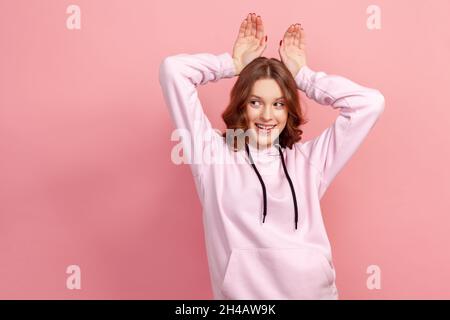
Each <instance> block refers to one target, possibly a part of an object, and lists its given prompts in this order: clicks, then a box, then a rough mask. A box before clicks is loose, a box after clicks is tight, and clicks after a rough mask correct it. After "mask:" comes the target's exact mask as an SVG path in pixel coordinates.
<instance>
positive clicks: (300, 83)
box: [294, 65, 316, 91]
mask: <svg viewBox="0 0 450 320" xmlns="http://www.w3.org/2000/svg"><path fill="white" fill-rule="evenodd" d="M315 73H316V72H315V71H313V70H312V69H310V68H309V67H308V66H307V65H304V66H303V67H301V68H300V71H299V72H298V73H297V75H296V76H295V78H294V79H295V82H296V83H297V87H298V88H299V89H300V90H302V91H305V90H306V88H307V86H308V83H309V82H311V79H312V77H313V75H314V74H315Z"/></svg>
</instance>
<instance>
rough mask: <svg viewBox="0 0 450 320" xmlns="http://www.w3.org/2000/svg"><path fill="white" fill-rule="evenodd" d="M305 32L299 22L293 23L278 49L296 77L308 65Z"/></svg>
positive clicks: (285, 63) (283, 60)
mask: <svg viewBox="0 0 450 320" xmlns="http://www.w3.org/2000/svg"><path fill="white" fill-rule="evenodd" d="M305 49H306V43H305V32H304V31H303V28H302V27H301V25H299V24H298V23H296V24H292V25H291V26H290V27H289V28H288V29H287V30H286V32H285V34H284V38H283V42H282V43H281V45H280V48H279V49H278V53H279V54H280V57H281V61H282V62H283V63H284V65H285V66H286V67H287V68H288V69H289V71H290V72H291V74H292V76H293V77H295V76H296V75H297V73H298V72H299V71H300V69H301V68H302V67H303V66H304V65H306V52H305Z"/></svg>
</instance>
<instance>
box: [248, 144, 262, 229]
mask: <svg viewBox="0 0 450 320" xmlns="http://www.w3.org/2000/svg"><path fill="white" fill-rule="evenodd" d="M245 150H246V151H247V154H248V156H249V158H250V162H251V165H252V167H253V169H254V170H255V172H256V175H257V176H258V179H259V182H261V186H262V189H263V197H264V211H263V223H264V221H265V220H266V215H267V196H266V186H265V184H264V181H263V179H262V178H261V175H260V174H259V172H258V169H256V166H255V164H254V163H253V158H252V155H251V154H250V152H249V151H248V145H247V143H246V144H245Z"/></svg>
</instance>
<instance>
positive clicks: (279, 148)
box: [277, 144, 298, 229]
mask: <svg viewBox="0 0 450 320" xmlns="http://www.w3.org/2000/svg"><path fill="white" fill-rule="evenodd" d="M277 147H278V150H279V151H280V157H281V163H282V164H283V169H284V173H285V174H286V178H287V179H288V181H289V185H290V187H291V192H292V198H293V199H294V209H295V229H297V223H298V209H297V197H296V196H295V189H294V184H293V183H292V180H291V177H290V176H289V173H288V171H287V169H286V164H285V163H284V157H283V152H282V151H281V146H280V145H279V144H277Z"/></svg>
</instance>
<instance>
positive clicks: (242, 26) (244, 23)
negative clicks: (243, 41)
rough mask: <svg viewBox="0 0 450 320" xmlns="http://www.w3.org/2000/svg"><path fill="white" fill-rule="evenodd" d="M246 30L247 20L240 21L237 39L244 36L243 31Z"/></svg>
mask: <svg viewBox="0 0 450 320" xmlns="http://www.w3.org/2000/svg"><path fill="white" fill-rule="evenodd" d="M246 28H247V18H245V19H244V21H242V23H241V26H240V27H239V34H238V38H243V37H244V36H245V29H246Z"/></svg>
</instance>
